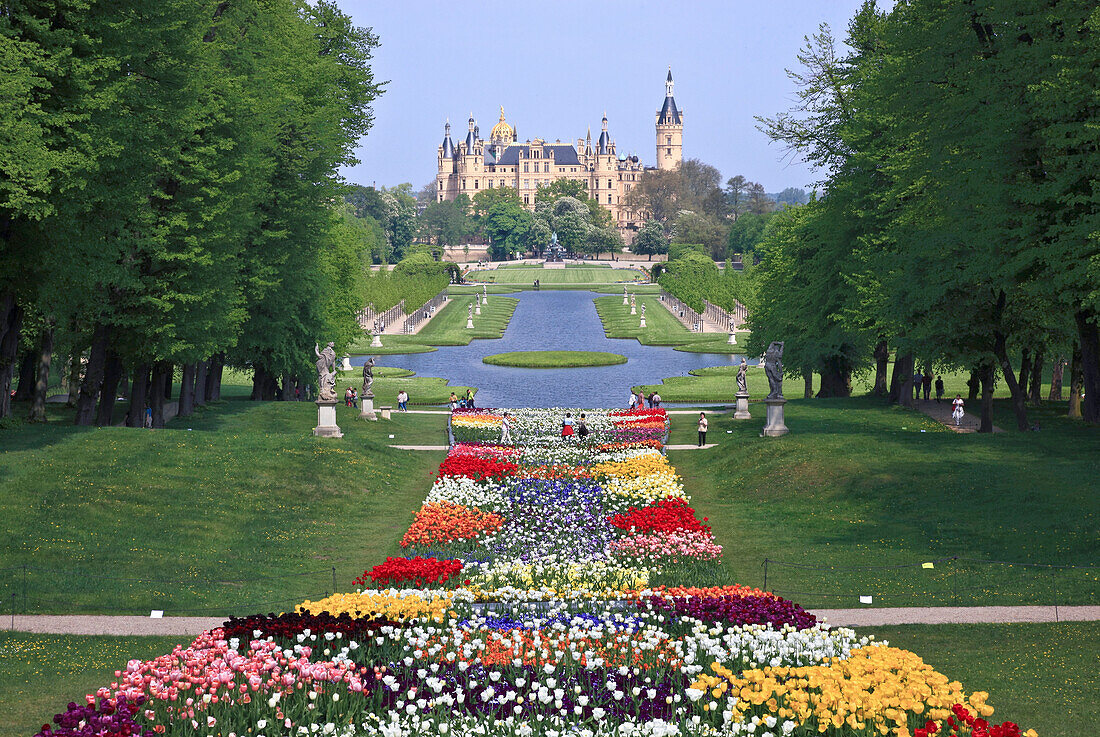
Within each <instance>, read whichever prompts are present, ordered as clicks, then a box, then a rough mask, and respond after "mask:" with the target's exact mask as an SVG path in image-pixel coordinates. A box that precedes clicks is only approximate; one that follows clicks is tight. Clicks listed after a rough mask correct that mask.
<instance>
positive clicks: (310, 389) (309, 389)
mask: <svg viewBox="0 0 1100 737" xmlns="http://www.w3.org/2000/svg"><path fill="white" fill-rule="evenodd" d="M312 399H313V384H306V401H307V402H308V401H310V400H312Z"/></svg>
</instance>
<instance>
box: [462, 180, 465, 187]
mask: <svg viewBox="0 0 1100 737" xmlns="http://www.w3.org/2000/svg"><path fill="white" fill-rule="evenodd" d="M462 188H463V189H466V180H465V179H463V180H462Z"/></svg>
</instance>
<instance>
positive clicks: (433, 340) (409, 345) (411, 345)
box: [349, 293, 519, 355]
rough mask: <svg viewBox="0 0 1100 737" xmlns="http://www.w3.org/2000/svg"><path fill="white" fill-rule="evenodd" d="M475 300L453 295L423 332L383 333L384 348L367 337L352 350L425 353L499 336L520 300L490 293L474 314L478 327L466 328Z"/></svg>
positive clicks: (372, 353)
mask: <svg viewBox="0 0 1100 737" xmlns="http://www.w3.org/2000/svg"><path fill="white" fill-rule="evenodd" d="M473 303H474V296H473V293H468V294H455V295H452V297H451V299H449V300H447V304H446V305H444V306H443V307H442V308H441V309H440V310H439V312H438V313H437V314H436V316H435V317H433V318H432V319H431V320H430V321H429V322H428V324H426V325H425V326H424V327H423V328H422V329H421V330H420V332H419V333H417V334H415V335H386V336H383V338H382V342H383V344H384V345H385V348H384V349H378V348H371V347H370V338H366V337H364V338H363V339H362V340H360V341H359V342H358V343H356V344H355V345H353V346H352V347H351V348H350V349H349V352H350V353H354V354H357V355H387V354H393V353H422V352H424V351H432V350H435V348H433V347H432V346H440V345H469V343H470V341H471V340H473V339H474V338H499V337H501V336H502V335H504V331H505V330H507V329H508V323H509V322H510V321H511V320H512V314H513V313H514V312H515V311H516V305H517V304H519V300H518V299H516V298H515V297H502V296H500V295H495V294H494V295H492V296H490V297H489V303H488V304H484V305H482V306H481V314H480V315H474V316H473V320H474V327H473V328H472V329H470V328H467V327H466V317H467V315H468V314H469V307H470V305H472V304H473Z"/></svg>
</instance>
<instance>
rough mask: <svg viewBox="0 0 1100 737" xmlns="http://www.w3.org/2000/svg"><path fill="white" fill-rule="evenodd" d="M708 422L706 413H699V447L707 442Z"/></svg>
mask: <svg viewBox="0 0 1100 737" xmlns="http://www.w3.org/2000/svg"><path fill="white" fill-rule="evenodd" d="M709 424H710V423H709V422H707V413H706V412H700V413H699V447H700V448H702V447H703V446H704V445H706V444H707V426H708V425H709Z"/></svg>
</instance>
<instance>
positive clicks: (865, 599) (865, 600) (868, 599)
mask: <svg viewBox="0 0 1100 737" xmlns="http://www.w3.org/2000/svg"><path fill="white" fill-rule="evenodd" d="M871 598H872V597H870V596H861V597H859V603H860V604H870V603H871Z"/></svg>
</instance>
